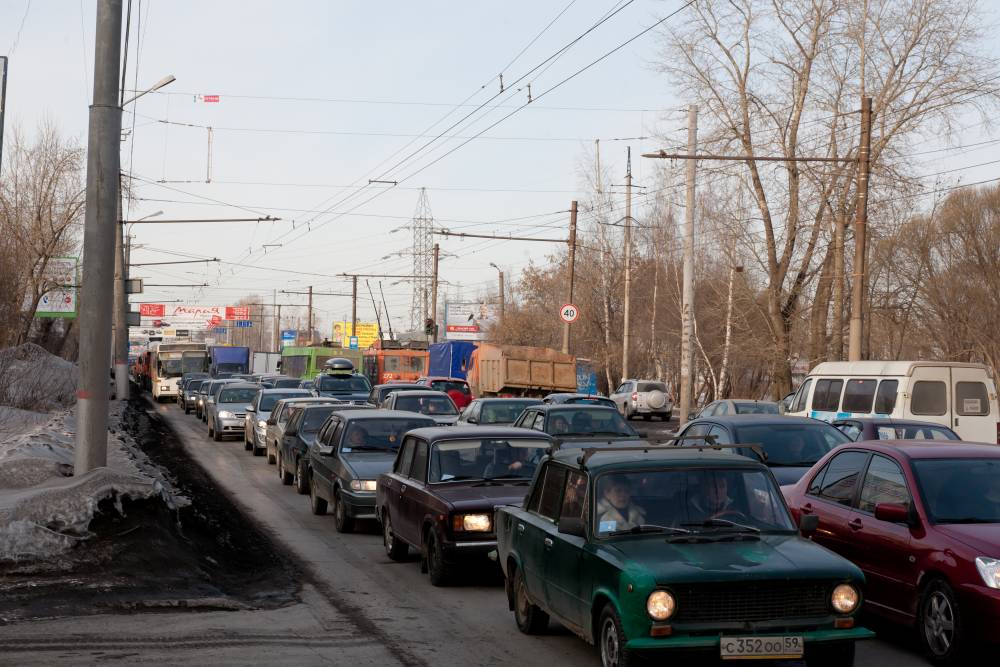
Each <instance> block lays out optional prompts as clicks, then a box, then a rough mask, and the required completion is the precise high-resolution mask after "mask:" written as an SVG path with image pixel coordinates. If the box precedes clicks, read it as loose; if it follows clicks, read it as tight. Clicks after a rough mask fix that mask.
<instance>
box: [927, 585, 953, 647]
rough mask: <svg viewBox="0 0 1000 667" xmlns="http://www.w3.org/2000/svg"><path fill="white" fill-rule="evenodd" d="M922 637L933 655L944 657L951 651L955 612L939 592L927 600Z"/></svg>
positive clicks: (946, 597)
mask: <svg viewBox="0 0 1000 667" xmlns="http://www.w3.org/2000/svg"><path fill="white" fill-rule="evenodd" d="M924 637H925V638H926V639H927V645H928V647H930V649H931V652H932V653H934V655H938V656H941V655H945V654H947V653H948V652H949V651H950V650H951V647H952V644H953V642H954V639H955V611H954V609H952V606H951V601H950V600H949V599H948V596H946V595H945V594H944V593H942V592H941V591H936V592H934V593H933V594H932V595H931V596H930V598H928V600H927V607H926V610H925V611H924Z"/></svg>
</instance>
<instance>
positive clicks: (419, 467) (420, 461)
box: [410, 440, 427, 482]
mask: <svg viewBox="0 0 1000 667" xmlns="http://www.w3.org/2000/svg"><path fill="white" fill-rule="evenodd" d="M410 477H411V478H412V479H415V480H417V481H418V482H426V481H427V443H426V442H425V441H423V440H417V448H416V451H415V452H414V454H413V465H412V466H411V467H410Z"/></svg>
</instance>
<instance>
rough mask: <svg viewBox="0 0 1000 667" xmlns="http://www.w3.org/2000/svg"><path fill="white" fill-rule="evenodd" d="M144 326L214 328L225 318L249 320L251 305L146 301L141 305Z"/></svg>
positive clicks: (140, 310)
mask: <svg viewBox="0 0 1000 667" xmlns="http://www.w3.org/2000/svg"><path fill="white" fill-rule="evenodd" d="M139 314H140V315H141V316H142V319H143V322H142V324H143V326H152V327H157V328H161V327H167V326H170V327H182V328H184V329H195V330H199V331H200V330H204V329H212V328H214V327H216V326H218V325H220V324H222V322H223V321H224V320H233V321H248V320H249V319H250V307H249V306H198V305H188V304H162V303H144V304H140V305H139Z"/></svg>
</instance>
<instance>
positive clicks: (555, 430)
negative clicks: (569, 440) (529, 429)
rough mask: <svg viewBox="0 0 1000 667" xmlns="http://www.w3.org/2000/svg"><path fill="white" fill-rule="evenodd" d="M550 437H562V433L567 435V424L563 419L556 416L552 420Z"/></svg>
mask: <svg viewBox="0 0 1000 667" xmlns="http://www.w3.org/2000/svg"><path fill="white" fill-rule="evenodd" d="M550 432H551V434H552V435H562V434H564V433H569V422H568V421H566V418H565V417H562V416H560V415H556V416H555V417H553V418H552V429H551V431H550Z"/></svg>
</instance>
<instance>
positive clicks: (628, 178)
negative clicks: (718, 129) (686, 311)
mask: <svg viewBox="0 0 1000 667" xmlns="http://www.w3.org/2000/svg"><path fill="white" fill-rule="evenodd" d="M625 164H626V169H625V308H624V311H625V312H624V316H625V321H624V325H623V326H622V381H624V380H625V379H626V378H628V377H629V374H628V370H629V369H628V353H629V350H630V349H631V347H632V334H631V333H630V332H629V299H630V297H631V292H632V147H631V146H629V148H628V153H627V157H626V161H625Z"/></svg>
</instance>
